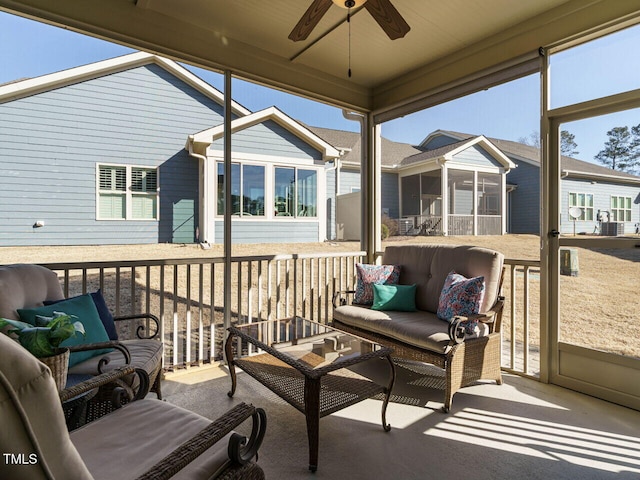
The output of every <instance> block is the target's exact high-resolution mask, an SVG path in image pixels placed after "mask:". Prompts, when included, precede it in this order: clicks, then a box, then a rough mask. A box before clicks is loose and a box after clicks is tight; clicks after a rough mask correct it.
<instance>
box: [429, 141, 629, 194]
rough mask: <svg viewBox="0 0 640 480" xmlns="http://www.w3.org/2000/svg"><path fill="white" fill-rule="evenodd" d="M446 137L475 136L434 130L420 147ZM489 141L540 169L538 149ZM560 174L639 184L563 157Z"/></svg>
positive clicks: (594, 166) (604, 168) (627, 176)
mask: <svg viewBox="0 0 640 480" xmlns="http://www.w3.org/2000/svg"><path fill="white" fill-rule="evenodd" d="M440 135H444V136H448V137H450V138H452V139H459V140H464V139H468V138H473V137H475V135H472V134H468V133H461V132H454V131H451V130H436V131H435V132H431V133H430V134H429V135H427V137H426V138H425V139H424V140H423V141H422V143H421V145H424V144H426V143H427V142H428V141H429V140H431V139H433V138H435V137H437V136H440ZM489 140H490V141H491V142H492V143H493V144H495V145H496V146H497V147H498V148H499V149H500V150H502V151H503V152H505V153H506V154H507V155H509V156H511V157H513V158H514V159H515V160H519V161H524V162H526V163H530V164H532V165H535V166H537V167H540V149H539V148H537V147H533V146H531V145H526V144H524V143H520V142H513V141H511V140H502V139H499V138H491V137H489ZM560 168H561V169H562V174H563V175H564V176H566V177H574V178H588V179H600V180H609V181H616V182H623V183H634V184H635V183H640V177H639V176H637V175H633V174H631V173H626V172H619V171H616V170H612V169H610V168H607V167H603V166H601V165H597V164H595V163H591V162H585V161H584V160H578V159H577V158H573V157H567V156H565V155H563V156H562V158H561V167H560Z"/></svg>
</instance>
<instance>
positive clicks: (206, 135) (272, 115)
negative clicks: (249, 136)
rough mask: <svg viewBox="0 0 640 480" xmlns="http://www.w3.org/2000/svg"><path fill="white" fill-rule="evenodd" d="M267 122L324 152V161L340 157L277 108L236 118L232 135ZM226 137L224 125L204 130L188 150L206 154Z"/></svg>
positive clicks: (193, 136)
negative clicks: (207, 149) (272, 122)
mask: <svg viewBox="0 0 640 480" xmlns="http://www.w3.org/2000/svg"><path fill="white" fill-rule="evenodd" d="M267 120H272V121H274V122H276V123H277V124H278V125H280V126H281V127H283V128H285V129H287V130H288V131H290V132H291V133H293V134H294V135H296V136H297V137H298V138H300V139H302V140H304V141H305V142H307V143H308V144H310V145H312V146H313V147H314V148H316V149H317V150H319V151H321V152H322V158H323V160H325V161H327V160H332V159H334V158H338V157H340V151H339V150H338V149H336V148H335V147H333V146H332V145H330V144H329V143H327V142H325V141H324V140H323V139H322V138H320V137H319V136H317V135H316V134H315V133H313V132H312V131H311V130H309V129H308V128H306V127H305V126H303V125H302V124H300V123H298V122H296V121H295V120H294V119H292V118H291V117H289V116H288V115H286V114H285V113H283V112H282V111H281V110H279V109H278V108H276V107H269V108H265V109H264V110H260V111H258V112H254V113H251V114H249V115H245V116H243V117H240V118H236V119H235V120H233V121H232V122H231V133H236V132H238V131H240V130H244V129H245V128H249V127H252V126H254V125H257V124H259V123H263V122H265V121H267ZM223 135H224V124H220V125H217V126H215V127H212V128H208V129H207V130H203V131H201V132H198V133H196V134H194V135H189V138H188V139H187V149H188V148H189V145H190V144H191V145H193V146H197V148H194V150H197V151H201V152H204V151H205V150H206V148H207V147H208V146H209V145H211V144H212V143H213V142H214V141H216V140H218V139H219V138H221V137H222V136H223Z"/></svg>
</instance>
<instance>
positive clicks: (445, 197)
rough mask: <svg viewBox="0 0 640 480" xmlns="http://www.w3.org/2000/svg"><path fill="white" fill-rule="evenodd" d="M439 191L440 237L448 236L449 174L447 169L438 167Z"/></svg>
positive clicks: (443, 166)
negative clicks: (440, 198) (440, 212)
mask: <svg viewBox="0 0 640 480" xmlns="http://www.w3.org/2000/svg"><path fill="white" fill-rule="evenodd" d="M440 182H441V184H440V191H441V192H442V202H441V203H442V205H441V210H442V235H448V234H449V198H450V196H449V174H448V171H447V167H446V166H445V165H442V166H441V167H440Z"/></svg>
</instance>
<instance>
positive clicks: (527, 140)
mask: <svg viewBox="0 0 640 480" xmlns="http://www.w3.org/2000/svg"><path fill="white" fill-rule="evenodd" d="M518 142H520V143H524V144H525V145H529V146H531V147H536V148H540V132H538V131H537V130H535V131H533V132H531V133H530V134H529V136H528V137H520V138H518Z"/></svg>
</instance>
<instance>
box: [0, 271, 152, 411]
mask: <svg viewBox="0 0 640 480" xmlns="http://www.w3.org/2000/svg"><path fill="white" fill-rule="evenodd" d="M64 299H65V297H64V294H63V292H62V288H61V286H60V282H59V280H58V276H57V274H56V273H55V272H53V271H51V270H49V269H48V268H45V267H43V266H40V265H32V264H15V265H4V266H0V317H4V318H10V319H15V320H19V315H18V312H17V310H18V309H23V308H27V309H29V308H36V307H42V306H43V305H45V304H49V303H52V302H57V301H62V300H64ZM105 308H106V305H105ZM114 321H118V322H122V321H136V322H138V325H137V328H136V327H133V328H132V330H134V331H135V333H136V336H137V337H138V338H136V339H133V340H115V339H112V340H110V341H108V342H100V343H90V344H87V345H82V346H75V347H72V348H70V350H71V351H72V352H79V351H85V350H98V349H105V348H111V349H113V351H112V352H111V353H107V354H104V355H98V356H94V357H92V358H89V359H87V360H84V361H82V362H80V363H78V364H77V365H74V366H72V367H70V368H69V374H75V375H98V374H101V373H103V372H106V371H110V370H113V369H116V368H119V367H122V366H125V365H131V366H133V367H134V368H135V369H136V370H137V371H139V375H129V376H128V377H127V378H126V379H125V380H124V381H126V382H127V383H128V387H129V389H130V392H129V394H130V396H132V395H139V396H144V395H146V394H147V393H148V392H149V390H150V389H151V391H154V392H156V393H157V395H158V398H160V399H161V398H162V393H161V389H160V379H161V372H160V370H161V365H162V343H161V342H160V341H159V339H158V338H157V336H158V331H159V322H158V319H157V318H156V317H155V316H154V315H151V314H148V313H145V314H139V315H129V316H121V317H115V318H114ZM104 405H105V406H108V405H109V404H108V403H105V404H104ZM108 411H110V410H109V409H107V410H105V411H104V413H107V412H108Z"/></svg>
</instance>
